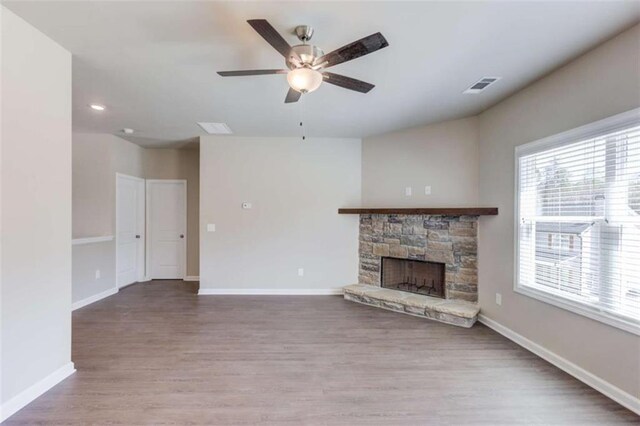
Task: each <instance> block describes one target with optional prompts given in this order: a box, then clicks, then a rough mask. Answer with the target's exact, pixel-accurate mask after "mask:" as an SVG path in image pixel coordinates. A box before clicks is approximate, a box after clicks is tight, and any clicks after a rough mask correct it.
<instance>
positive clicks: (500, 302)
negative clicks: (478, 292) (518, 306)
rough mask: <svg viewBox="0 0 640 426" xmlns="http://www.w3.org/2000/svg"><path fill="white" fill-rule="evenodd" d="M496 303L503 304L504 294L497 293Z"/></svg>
mask: <svg viewBox="0 0 640 426" xmlns="http://www.w3.org/2000/svg"><path fill="white" fill-rule="evenodd" d="M496 305H498V306H502V294H500V293H496Z"/></svg>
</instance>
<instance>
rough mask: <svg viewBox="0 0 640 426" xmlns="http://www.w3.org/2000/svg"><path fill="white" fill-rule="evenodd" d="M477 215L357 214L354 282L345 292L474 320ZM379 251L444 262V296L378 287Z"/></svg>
mask: <svg viewBox="0 0 640 426" xmlns="http://www.w3.org/2000/svg"><path fill="white" fill-rule="evenodd" d="M477 235H478V216H470V215H453V216H450V215H420V214H361V215H360V237H359V238H360V245H359V247H360V248H359V257H360V265H359V284H356V285H353V286H347V287H345V298H346V299H348V300H352V301H355V302H359V303H365V304H368V305H374V306H378V307H382V308H385V309H391V310H394V311H399V312H404V313H408V314H411V315H417V316H422V317H426V318H430V319H435V320H438V321H441V322H446V323H449V324H454V325H459V326H464V327H471V326H472V325H473V323H475V321H476V320H477V315H478V312H479V308H478V306H477V303H476V302H477V300H478V287H477V282H478V272H477V263H478V262H477V254H478V249H477V247H478V245H477V242H478V241H477V238H478V237H477ZM383 257H393V258H399V259H415V260H426V261H430V262H439V263H444V264H445V299H440V298H434V297H429V296H424V295H418V294H413V293H408V292H404V291H399V290H391V289H384V288H381V287H380V286H381V276H380V273H381V264H382V258H383Z"/></svg>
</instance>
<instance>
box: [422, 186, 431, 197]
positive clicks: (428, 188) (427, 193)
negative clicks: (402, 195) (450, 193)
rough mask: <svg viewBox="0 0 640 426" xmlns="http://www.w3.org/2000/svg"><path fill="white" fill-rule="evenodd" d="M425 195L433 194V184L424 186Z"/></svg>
mask: <svg viewBox="0 0 640 426" xmlns="http://www.w3.org/2000/svg"><path fill="white" fill-rule="evenodd" d="M424 195H431V185H427V186H425V187H424Z"/></svg>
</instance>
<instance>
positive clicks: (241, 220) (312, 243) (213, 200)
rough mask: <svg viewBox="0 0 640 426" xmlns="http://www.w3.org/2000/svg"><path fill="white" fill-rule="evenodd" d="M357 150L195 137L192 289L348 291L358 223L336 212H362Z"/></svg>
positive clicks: (316, 142)
mask: <svg viewBox="0 0 640 426" xmlns="http://www.w3.org/2000/svg"><path fill="white" fill-rule="evenodd" d="M360 150H361V144H360V140H359V139H311V140H307V141H305V142H302V141H301V140H300V138H240V137H215V136H207V137H203V138H201V140H200V171H201V180H200V229H201V232H200V237H201V238H200V290H201V291H203V290H205V291H207V290H208V291H215V290H220V289H227V290H232V291H242V290H247V289H262V290H266V291H278V290H288V291H301V292H304V291H310V292H313V291H326V290H329V289H336V288H339V287H342V286H344V285H346V284H353V283H356V282H357V278H358V276H357V273H358V217H357V216H352V215H338V214H337V210H338V208H340V207H343V206H357V205H359V204H360V189H361V188H360V178H361V175H360V163H361V161H360V160H361V156H360ZM243 202H250V203H252V205H253V208H252V209H250V210H243V209H242V208H241V205H242V203H243ZM207 223H212V224H215V225H216V231H215V232H206V224H207ZM298 268H304V276H303V277H299V276H298Z"/></svg>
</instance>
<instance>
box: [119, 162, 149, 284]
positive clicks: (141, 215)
mask: <svg viewBox="0 0 640 426" xmlns="http://www.w3.org/2000/svg"><path fill="white" fill-rule="evenodd" d="M121 178H122V179H128V180H132V181H134V182H136V183H137V184H142V186H141V188H142V197H141V199H140V200H137V203H138V225H140V224H142V230H141V231H140V233H141V234H143V235H141V236H140V237H141V238H140V242H139V244H138V265H137V267H136V269H137V270H138V273H137V277H136V279H137V281H135V282H133V283H130V284H125V285H120V282H119V281H118V247H119V237H118V195H119V191H118V180H119V179H121ZM115 183H116V191H115V198H116V199H115V203H114V204H115V212H114V213H115V221H116V229H115V242H116V246H115V266H116V270H115V281H116V289H121V288H124V287H126V286H128V285H131V284H135V283H136V282H141V281H146V266H147V265H146V262H145V259H146V251H147V240H146V235H144V233H146V228H147V225H146V221H147V217H146V207H147V186H146V185H145V180H144V179H142V178H139V177H136V176H130V175H126V174H124V173H116V182H115Z"/></svg>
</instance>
